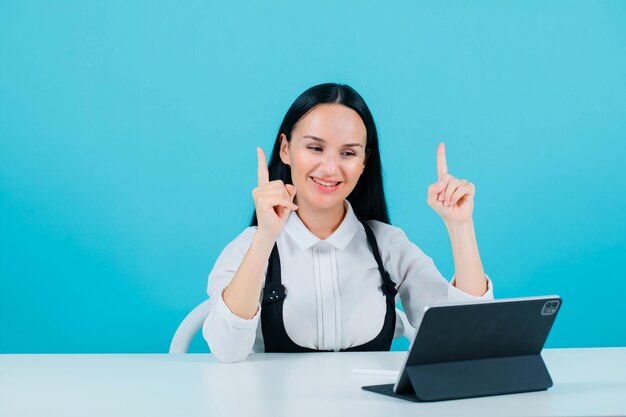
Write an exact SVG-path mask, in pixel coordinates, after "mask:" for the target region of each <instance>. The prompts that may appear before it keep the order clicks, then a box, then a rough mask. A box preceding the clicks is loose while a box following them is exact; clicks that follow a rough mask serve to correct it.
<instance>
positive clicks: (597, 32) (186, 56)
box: [0, 0, 626, 353]
mask: <svg viewBox="0 0 626 417" xmlns="http://www.w3.org/2000/svg"><path fill="white" fill-rule="evenodd" d="M294 3H295V2H290V1H284V2H271V3H268V2H239V1H233V2H211V1H188V2H174V1H170V2H154V1H131V2H128V1H107V2H96V1H90V2H85V1H58V2H45V1H41V2H36V1H8V0H1V1H0V204H1V205H0V221H1V223H0V227H1V234H0V237H1V241H0V245H1V246H0V352H18V353H19V352H165V351H166V350H167V348H168V346H169V341H170V338H171V336H172V334H173V332H174V330H175V328H176V326H177V324H178V323H179V322H180V321H181V320H182V318H183V317H184V316H185V314H186V313H187V312H188V311H189V310H190V309H191V308H192V307H194V306H195V305H196V304H198V303H199V302H201V301H202V300H203V299H204V298H205V297H206V278H207V275H208V273H209V271H210V269H211V267H212V264H213V262H214V261H215V259H216V258H217V256H218V255H219V253H220V251H221V250H222V248H223V247H224V246H225V245H226V244H227V243H228V242H229V241H230V240H232V239H233V238H234V237H235V236H236V235H237V234H238V233H239V232H240V231H241V230H242V229H243V228H244V227H245V226H246V225H247V222H248V221H249V216H250V214H251V211H252V207H253V206H252V201H251V195H250V192H251V190H252V188H253V187H254V186H255V181H256V153H255V147H256V146H257V145H260V146H262V147H264V149H265V150H266V152H269V151H270V149H271V146H272V144H273V140H274V138H275V135H276V131H277V129H278V126H279V124H280V122H281V120H282V117H283V115H284V113H285V112H286V110H287V108H288V107H289V105H290V104H291V102H292V101H293V100H294V99H295V98H296V97H297V96H298V95H299V94H300V93H301V92H302V91H304V90H305V89H306V88H308V87H310V86H312V85H314V84H317V83H321V82H328V81H333V82H344V83H347V84H350V85H352V86H353V87H354V88H356V89H357V91H359V92H360V93H361V94H362V95H363V97H364V98H365V99H366V101H367V102H368V104H369V105H370V108H371V110H372V112H373V114H374V117H375V120H376V122H377V124H378V128H379V134H380V138H381V152H382V158H383V167H384V171H385V181H386V190H387V196H388V200H389V206H390V212H391V217H392V222H393V224H395V225H397V226H400V227H402V228H403V229H404V230H405V231H406V232H407V234H408V236H409V237H410V238H411V239H412V240H413V241H414V242H416V243H417V244H418V245H419V246H420V247H421V248H422V249H423V250H424V251H425V252H426V253H427V254H428V255H430V256H431V257H433V259H434V260H435V262H436V264H437V265H438V267H439V268H440V270H441V271H442V273H443V274H444V275H445V276H447V277H450V276H451V275H452V273H453V272H454V271H453V263H452V256H451V250H450V243H449V240H448V236H447V233H446V231H445V228H444V226H443V223H442V222H441V220H440V219H439V218H438V216H437V215H436V214H435V213H434V212H433V211H432V210H431V209H430V208H429V207H428V206H427V205H426V202H425V200H426V188H427V186H428V184H429V183H431V182H433V181H434V180H435V179H436V168H435V151H436V146H437V143H438V142H439V141H445V142H446V144H447V151H448V167H449V170H450V173H452V174H453V175H456V176H459V177H463V178H467V179H469V180H471V181H472V182H474V183H475V184H476V186H477V198H476V208H475V223H476V229H477V237H478V241H479V246H480V250H481V255H482V259H483V263H484V266H485V269H486V271H487V273H488V274H489V275H490V277H492V279H493V281H494V284H495V288H496V297H499V298H502V297H517V296H531V295H541V294H552V293H557V294H560V295H561V296H562V297H563V298H564V305H563V308H562V311H561V313H560V316H559V318H558V320H557V322H556V325H555V327H554V329H553V333H552V334H551V336H550V339H549V341H548V346H550V347H576V346H626V325H625V324H624V317H625V316H626V309H625V307H624V303H623V301H622V300H623V298H624V293H625V292H626V284H625V281H626V279H625V278H626V277H625V274H624V256H625V255H626V237H625V236H626V233H625V232H626V227H625V226H624V220H625V219H624V217H625V216H624V213H626V187H625V183H626V182H625V180H624V169H623V166H622V164H623V162H624V157H625V155H626V152H625V150H626V117H625V116H626V2H622V1H614V2H608V1H589V2H576V1H570V2H552V1H523V2H522V1H520V2H517V3H513V2H496V1H494V2H444V3H443V4H442V2H414V1H404V2H392V3H391V4H386V5H383V2H356V1H355V2H346V1H321V2H308V3H301V4H294ZM504 3H506V4H504ZM403 347H406V343H405V342H403V341H401V342H400V343H396V345H395V348H403ZM193 350H194V351H206V346H205V345H204V344H203V341H202V339H201V337H198V338H197V339H196V340H195V341H194V344H193Z"/></svg>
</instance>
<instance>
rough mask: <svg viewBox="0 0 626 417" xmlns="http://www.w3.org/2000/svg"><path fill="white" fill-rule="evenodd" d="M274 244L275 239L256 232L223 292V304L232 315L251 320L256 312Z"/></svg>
mask: <svg viewBox="0 0 626 417" xmlns="http://www.w3.org/2000/svg"><path fill="white" fill-rule="evenodd" d="M275 242H276V239H275V238H272V237H271V236H264V235H261V234H259V232H257V233H256V234H255V235H254V238H253V239H252V245H251V246H250V249H248V253H246V256H245V257H244V258H243V261H242V262H241V265H239V269H238V270H237V272H236V273H235V276H234V277H233V279H232V281H231V282H230V284H228V286H227V287H226V289H225V290H224V293H223V298H224V303H226V305H227V306H228V308H229V310H230V311H231V312H232V313H233V314H235V315H237V316H239V317H241V318H243V319H246V320H249V319H251V318H252V317H254V315H255V314H256V312H257V310H258V306H259V297H260V295H261V289H262V288H263V278H264V277H265V266H266V264H267V261H268V259H269V256H270V253H271V252H272V248H273V247H274V243H275Z"/></svg>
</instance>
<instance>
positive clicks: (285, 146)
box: [280, 133, 291, 165]
mask: <svg viewBox="0 0 626 417" xmlns="http://www.w3.org/2000/svg"><path fill="white" fill-rule="evenodd" d="M280 160H281V161H283V164H285V165H291V158H290V157H289V141H287V136H286V135H285V134H284V133H281V134H280Z"/></svg>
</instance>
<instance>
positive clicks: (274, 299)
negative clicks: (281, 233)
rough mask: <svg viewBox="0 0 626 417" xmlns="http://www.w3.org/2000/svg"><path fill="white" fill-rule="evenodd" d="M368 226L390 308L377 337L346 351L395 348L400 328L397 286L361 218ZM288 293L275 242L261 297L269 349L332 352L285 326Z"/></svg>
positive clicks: (372, 233) (370, 241)
mask: <svg viewBox="0 0 626 417" xmlns="http://www.w3.org/2000/svg"><path fill="white" fill-rule="evenodd" d="M361 223H362V224H363V227H364V228H365V234H366V235H367V241H368V242H369V244H370V246H371V248H372V252H373V254H374V258H375V259H376V263H377V264H378V269H379V271H380V275H381V278H382V285H381V290H382V292H383V294H384V295H385V299H386V304H387V312H386V314H385V321H384V323H383V327H382V329H381V330H380V333H378V336H376V337H375V338H374V339H372V340H370V341H369V342H367V343H364V344H362V345H359V346H352V347H350V348H347V349H342V350H341V351H342V352H358V351H388V350H389V349H391V341H392V340H393V334H394V331H395V328H396V305H395V300H394V297H395V296H396V294H397V293H398V290H396V286H395V284H394V283H393V281H392V280H391V278H390V277H389V274H388V273H387V271H385V268H384V267H383V262H382V260H381V258H380V252H379V250H378V244H377V243H376V238H375V237H374V232H373V231H372V229H371V228H370V227H369V226H368V225H367V224H366V223H365V222H361ZM286 296H287V294H286V293H285V287H284V286H283V284H282V281H281V272H280V258H279V256H278V247H277V245H276V244H274V248H273V249H272V254H271V255H270V259H269V263H268V266H267V275H266V277H265V287H264V288H263V299H262V301H261V306H262V308H261V330H262V332H263V341H264V343H265V351H266V352H330V351H324V350H317V349H310V348H306V347H303V346H300V345H297V344H296V343H295V342H294V341H293V340H291V338H289V336H288V335H287V332H286V330H285V323H284V321H283V303H284V300H285V297H286Z"/></svg>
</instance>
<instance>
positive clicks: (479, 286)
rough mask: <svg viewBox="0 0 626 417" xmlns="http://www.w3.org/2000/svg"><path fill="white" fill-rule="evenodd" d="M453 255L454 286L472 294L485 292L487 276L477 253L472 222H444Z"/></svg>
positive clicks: (480, 294) (477, 294) (478, 294)
mask: <svg viewBox="0 0 626 417" xmlns="http://www.w3.org/2000/svg"><path fill="white" fill-rule="evenodd" d="M446 228H447V229H448V233H449V235H450V243H451V244H452V256H453V257H454V269H455V278H456V283H455V286H456V287H457V288H458V289H460V290H461V291H463V292H465V293H467V294H471V295H474V296H482V295H483V294H485V292H487V278H486V277H485V271H484V270H483V265H482V262H481V260H480V254H479V253H478V244H477V243H476V233H475V231H474V223H473V222H465V223H458V224H457V223H455V224H448V223H446Z"/></svg>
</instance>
